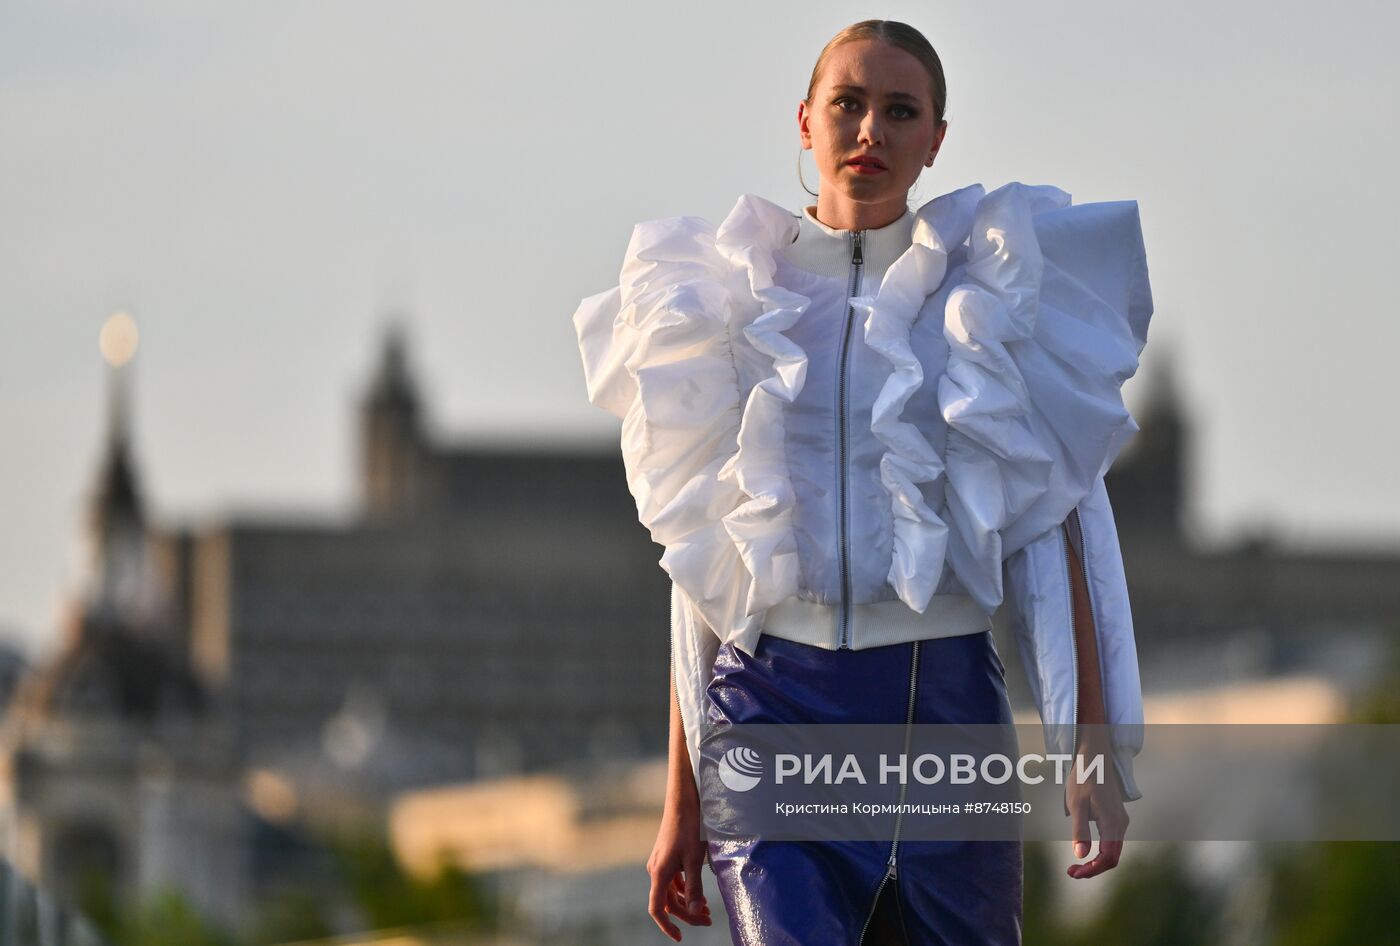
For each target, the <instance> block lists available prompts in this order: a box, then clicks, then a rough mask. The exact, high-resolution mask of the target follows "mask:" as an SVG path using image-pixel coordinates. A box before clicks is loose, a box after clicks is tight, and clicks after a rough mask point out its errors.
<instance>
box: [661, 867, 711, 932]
mask: <svg viewBox="0 0 1400 946" xmlns="http://www.w3.org/2000/svg"><path fill="white" fill-rule="evenodd" d="M666 909H667V911H669V912H670V913H671V914H672V915H674V916H676V917H677V918H679V919H682V920H685V921H686V922H687V923H689V924H690V925H691V926H709V925H710V922H711V920H710V908H709V906H708V905H707V904H706V903H705V902H704V899H703V897H702V899H701V902H700V907H699V908H698V909H696V908H693V907H691V905H690V898H689V895H688V894H687V893H686V882H685V880H684V879H683V878H682V877H681V875H680V874H679V873H677V874H676V875H675V876H674V877H672V878H671V885H670V886H669V887H668V888H667V891H666Z"/></svg>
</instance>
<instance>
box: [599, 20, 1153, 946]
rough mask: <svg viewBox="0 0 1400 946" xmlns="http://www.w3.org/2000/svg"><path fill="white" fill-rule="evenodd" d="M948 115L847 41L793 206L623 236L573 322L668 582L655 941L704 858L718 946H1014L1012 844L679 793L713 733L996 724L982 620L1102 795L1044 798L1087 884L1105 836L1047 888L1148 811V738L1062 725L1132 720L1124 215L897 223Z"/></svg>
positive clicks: (917, 59)
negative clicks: (1125, 558) (784, 832)
mask: <svg viewBox="0 0 1400 946" xmlns="http://www.w3.org/2000/svg"><path fill="white" fill-rule="evenodd" d="M946 106H947V89H946V85H945V80H944V75H943V68H942V65H941V63H940V61H939V58H938V56H937V54H936V53H935V52H934V50H933V48H932V47H931V46H930V45H929V43H928V41H927V40H926V39H925V38H924V36H923V35H922V34H921V33H919V32H918V31H917V30H915V29H913V28H912V27H910V26H907V25H905V24H902V23H896V22H892V21H886V20H868V21H865V22H861V23H857V24H854V25H852V26H850V27H848V28H847V29H845V30H843V31H842V32H841V33H839V34H838V35H837V36H835V37H834V38H833V39H832V40H831V41H830V42H829V43H828V44H827V45H826V47H825V48H824V49H823V50H822V51H821V54H820V56H819V57H818V58H817V62H816V65H815V68H814V69H813V72H812V77H811V81H810V84H809V87H808V94H807V97H806V98H805V99H804V100H802V101H801V102H800V103H799V105H798V113H797V119H798V134H799V138H800V141H801V146H802V148H803V149H804V150H810V151H811V152H812V153H813V158H814V159H815V160H814V163H815V166H816V172H817V175H818V177H819V180H820V184H819V187H818V189H817V191H816V194H815V197H816V201H815V203H814V204H811V205H808V206H806V207H804V208H803V209H802V211H801V212H800V213H796V214H794V213H792V212H790V211H788V210H786V209H784V208H783V207H780V206H778V205H777V204H774V203H771V202H769V201H767V200H764V199H763V198H760V197H757V196H755V195H752V194H746V195H744V196H743V197H741V198H740V200H739V202H738V204H737V205H736V206H735V208H734V210H733V211H732V212H731V213H730V214H729V216H728V217H726V218H725V219H724V221H723V222H722V223H721V224H720V225H719V226H718V227H715V226H714V225H712V224H710V223H708V222H707V221H705V220H703V219H701V218H698V217H676V218H669V219H663V220H652V221H647V222H645V223H642V224H639V225H638V226H637V227H636V228H635V230H634V231H633V234H632V239H631V241H630V243H629V245H628V248H627V253H626V257H625V260H624V264H623V267H622V271H621V274H620V279H619V284H618V285H617V286H616V287H614V288H612V289H610V290H608V291H607V292H603V293H599V294H597V295H594V296H590V297H588V298H587V299H585V300H583V302H582V303H581V304H580V306H579V307H578V310H577V311H576V313H575V315H574V325H575V327H576V329H577V333H578V339H579V345H580V350H581V353H582V357H583V363H584V369H585V375H586V380H587V385H588V394H589V398H590V400H591V401H592V402H593V403H594V404H596V405H598V406H599V407H602V408H604V409H606V410H608V411H610V412H612V413H613V414H615V415H616V416H618V417H619V418H621V419H622V421H623V426H622V448H623V455H624V458H625V460H626V470H627V478H628V484H629V487H630V489H631V490H632V493H633V495H634V496H635V498H636V500H637V509H638V514H639V517H640V519H641V521H642V523H643V524H644V525H646V526H647V528H648V529H649V530H650V532H651V535H652V537H653V538H654V539H655V541H656V542H658V543H659V544H661V545H662V546H663V547H664V548H665V552H664V554H663V555H662V558H661V566H662V567H663V568H664V569H665V570H666V572H667V573H668V574H669V576H670V578H671V580H672V658H673V660H672V674H671V677H672V679H671V687H672V706H671V740H670V779H669V784H668V788H667V792H666V800H665V813H664V816H663V819H662V824H661V828H660V831H659V833H658V836H657V839H656V845H655V848H654V850H653V852H652V856H651V859H650V862H649V864H648V870H649V873H650V877H651V892H650V903H649V909H650V913H651V916H652V917H653V918H654V920H655V921H656V923H657V925H658V926H659V927H660V929H661V930H662V931H663V932H664V933H665V934H666V935H667V936H669V937H671V938H672V939H674V940H680V939H681V932H680V928H679V927H678V926H677V925H676V923H675V922H674V920H681V921H684V922H686V923H688V924H691V925H708V924H709V923H710V915H709V908H708V905H707V901H706V897H705V893H704V885H703V882H702V880H701V865H702V864H703V863H706V862H708V863H709V864H710V866H711V868H712V870H713V871H714V874H715V878H716V880H717V884H718V888H719V891H720V894H721V896H722V897H723V899H724V903H725V906H726V909H727V912H728V915H729V917H730V922H731V929H730V932H731V935H732V937H733V940H734V942H735V943H740V944H760V943H761V944H763V946H777V944H804V946H811V944H818V943H821V944H825V943H850V944H872V943H896V942H903V943H917V944H925V943H927V944H933V943H945V944H946V943H956V944H976V943H989V944H990V943H997V944H1005V943H1018V942H1019V941H1020V929H1021V885H1022V859H1021V847H1020V842H1019V841H935V840H916V839H912V838H904V839H901V838H900V837H899V836H898V828H896V833H895V837H892V838H891V839H890V840H889V841H888V842H883V841H882V842H879V843H874V842H835V841H832V842H819V841H810V842H805V841H779V840H772V839H766V838H764V837H761V836H753V837H743V838H737V839H736V838H730V837H707V832H706V828H705V822H704V820H703V818H702V816H701V808H702V800H703V799H702V795H701V788H700V786H705V785H710V784H713V779H709V780H707V779H703V778H700V777H699V776H700V774H701V772H702V766H704V765H709V764H712V762H713V760H711V759H708V758H707V757H705V756H704V755H703V754H702V752H701V744H702V742H703V741H704V739H705V736H706V734H707V733H713V732H714V731H715V730H716V729H717V728H723V727H728V726H734V725H739V724H747V723H817V724H820V723H898V724H901V725H912V724H916V723H917V724H925V723H1009V722H1010V721H1011V711H1010V707H1009V704H1008V702H1007V695H1006V688H1005V679H1004V673H1005V671H1004V667H1003V666H1002V663H1001V660H1000V658H999V657H998V655H997V653H996V650H995V647H994V645H993V641H992V635H991V631H990V627H991V615H992V614H993V612H994V611H995V610H996V609H997V608H998V607H999V606H1000V605H1002V604H1003V603H1005V604H1006V605H1007V606H1008V609H1009V613H1010V615H1011V618H1012V622H1013V626H1014V627H1015V631H1016V635H1017V639H1018V642H1019V650H1020V652H1021V654H1022V658H1023V661H1024V663H1025V666H1026V669H1027V671H1028V676H1029V679H1030V680H1031V682H1032V687H1031V688H1032V691H1033V693H1034V696H1035V699H1036V701H1037V704H1038V708H1039V710H1040V713H1041V718H1042V720H1043V721H1044V722H1045V724H1046V726H1047V733H1051V735H1050V738H1051V739H1052V740H1063V739H1064V738H1065V737H1064V736H1062V735H1058V734H1059V733H1062V732H1064V731H1065V730H1064V729H1062V728H1061V727H1060V725H1059V724H1068V727H1069V728H1068V732H1069V733H1071V734H1072V736H1071V739H1072V741H1073V742H1074V743H1075V745H1074V748H1075V750H1077V751H1079V752H1081V753H1090V752H1095V753H1103V754H1105V756H1106V757H1107V758H1109V759H1111V766H1110V769H1111V771H1113V772H1114V773H1115V777H1113V778H1109V779H1108V780H1107V781H1106V782H1105V783H1104V784H1095V783H1093V782H1089V783H1087V784H1083V785H1081V784H1078V783H1076V782H1073V781H1071V782H1070V783H1069V786H1068V787H1067V789H1066V791H1065V813H1066V815H1067V816H1068V817H1069V818H1070V822H1071V826H1072V830H1073V835H1072V837H1073V849H1074V854H1075V856H1076V857H1077V858H1083V857H1087V856H1088V854H1089V848H1090V841H1091V839H1092V834H1091V832H1090V828H1089V822H1090V821H1094V822H1097V824H1098V827H1099V831H1100V844H1099V850H1098V852H1097V854H1096V855H1095V856H1094V857H1093V859H1092V860H1090V861H1088V862H1087V863H1082V864H1074V865H1071V866H1070V867H1069V868H1068V873H1069V874H1070V876H1073V877H1080V878H1083V877H1091V876H1094V875H1095V874H1098V873H1100V872H1102V871H1104V870H1107V869H1109V868H1111V867H1113V866H1114V865H1115V864H1116V863H1117V861H1118V858H1119V856H1120V852H1121V845H1122V841H1121V839H1122V837H1123V832H1124V830H1125V829H1126V826H1127V821H1128V816H1127V814H1126V811H1125V809H1124V804H1123V803H1124V801H1125V800H1132V799H1135V798H1138V797H1140V793H1139V792H1138V790H1137V787H1136V785H1135V783H1134V781H1133V775H1132V760H1133V757H1134V756H1135V755H1136V753H1137V751H1138V749H1139V748H1140V739H1141V736H1140V733H1141V730H1140V727H1136V726H1131V725H1130V726H1128V727H1126V728H1124V729H1123V730H1122V732H1123V735H1122V736H1121V737H1120V736H1118V735H1116V733H1117V730H1111V729H1105V728H1102V727H1095V726H1087V725H1084V724H1093V723H1120V724H1140V723H1141V721H1142V704H1141V691H1140V686H1139V683H1138V676H1137V658H1136V651H1135V648H1134V643H1133V631H1132V618H1131V614H1130V611H1129V607H1128V598H1127V592H1126V585H1125V583H1124V579H1123V568H1122V561H1121V554H1120V551H1119V546H1118V538H1117V533H1116V530H1115V527H1114V523H1113V516H1112V511H1111V508H1110V506H1109V502H1108V496H1107V493H1106V492H1105V490H1104V484H1103V474H1104V473H1105V472H1106V471H1107V470H1108V468H1109V465H1110V464H1111V463H1112V461H1113V459H1114V457H1115V456H1116V455H1117V454H1118V452H1119V451H1120V450H1121V449H1122V447H1123V445H1124V444H1125V443H1126V442H1127V440H1128V439H1129V438H1130V437H1131V436H1132V434H1133V433H1134V432H1135V431H1136V430H1137V427H1136V425H1135V424H1134V422H1133V420H1132V418H1131V416H1130V415H1129V413H1128V412H1127V410H1126V409H1125V408H1124V405H1123V400H1122V395H1121V386H1122V384H1123V382H1124V381H1125V380H1126V379H1127V378H1128V377H1130V376H1131V375H1132V374H1133V373H1134V372H1135V371H1136V369H1137V365H1138V356H1139V355H1140V353H1141V351H1142V348H1143V345H1144V344H1145V341H1146V335H1147V324H1148V320H1149V318H1150V316H1151V312H1152V300H1151V294H1150V288H1149V284H1148V280H1147V265H1146V258H1145V253H1144V250H1143V245H1142V235H1141V228H1140V225H1139V222H1138V217H1137V205H1136V204H1135V203H1134V202H1131V201H1121V202H1112V203H1102V204H1087V205H1072V204H1071V201H1070V197H1069V195H1068V194H1066V193H1064V192H1063V191H1061V190H1059V189H1057V188H1054V187H1050V186H1045V185H1039V186H1028V185H1024V184H1020V183H1012V184H1007V185H1005V186H1003V187H999V188H997V189H995V190H993V191H991V192H988V191H986V190H985V189H984V188H983V187H982V186H981V185H971V186H969V187H964V188H960V189H957V190H953V191H950V192H948V193H945V194H943V195H941V196H939V197H936V198H934V199H933V200H930V201H927V202H925V203H924V204H922V205H921V206H920V207H918V209H917V210H913V209H910V207H909V205H908V197H909V191H910V188H911V187H912V186H913V185H914V183H915V182H916V181H917V180H918V179H919V176H920V174H921V173H922V172H923V171H924V170H925V169H926V168H930V167H932V166H933V164H934V161H935V159H936V157H937V155H938V151H939V149H940V147H941V146H942V144H943V141H944V138H945V135H946V133H947V129H948V123H947V121H946V119H945V118H944V112H945V109H946ZM799 157H800V154H799ZM1052 726H1054V727H1055V728H1054V730H1053V733H1052V731H1051V730H1050V728H1049V727H1052ZM1107 731H1113V732H1114V733H1115V735H1114V736H1113V737H1111V738H1110V737H1107V736H1103V735H1100V734H1101V733H1103V732H1107ZM707 790H708V789H707ZM673 918H674V919H673Z"/></svg>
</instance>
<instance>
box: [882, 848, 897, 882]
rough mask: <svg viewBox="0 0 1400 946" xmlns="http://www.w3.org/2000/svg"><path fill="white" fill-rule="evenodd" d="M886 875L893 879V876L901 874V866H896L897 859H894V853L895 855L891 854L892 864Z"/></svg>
mask: <svg viewBox="0 0 1400 946" xmlns="http://www.w3.org/2000/svg"><path fill="white" fill-rule="evenodd" d="M885 876H886V877H889V878H891V879H893V878H895V877H897V876H899V868H898V867H896V866H895V861H894V855H893V854H891V855H890V866H889V869H888V870H887V871H885Z"/></svg>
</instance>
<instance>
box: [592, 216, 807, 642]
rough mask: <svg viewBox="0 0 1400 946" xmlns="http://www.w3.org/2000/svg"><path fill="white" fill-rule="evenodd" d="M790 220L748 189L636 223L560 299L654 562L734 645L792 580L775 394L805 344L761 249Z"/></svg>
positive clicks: (778, 242)
mask: <svg viewBox="0 0 1400 946" xmlns="http://www.w3.org/2000/svg"><path fill="white" fill-rule="evenodd" d="M796 228H797V220H796V219H795V218H794V217H793V216H792V215H791V214H789V213H788V212H787V211H786V210H784V209H783V208H781V207H779V206H777V205H776V204H773V203H771V202H769V201H765V200H763V199H762V198H759V197H756V196H754V195H751V194H746V195H744V196H743V197H741V198H740V200H739V202H738V203H737V204H736V205H735V207H734V209H733V211H731V212H730V214H729V216H728V217H726V218H725V220H724V221H723V223H721V224H720V226H719V228H718V229H717V230H716V229H715V228H714V227H713V226H712V225H711V224H709V223H708V222H707V221H705V220H703V219H702V218H699V217H675V218H668V219H664V220H654V221H648V222H646V223H642V224H639V225H638V226H637V227H636V228H634V230H633V233H632V239H631V241H630V242H629V244H628V247H627V254H626V260H625V262H624V264H623V268H622V274H621V279H620V283H619V286H618V287H616V288H615V289H612V290H609V291H608V292H604V293H599V294H597V295H595V296H590V297H589V298H587V299H585V300H583V302H582V303H581V304H580V306H579V307H578V310H577V311H576V312H575V314H574V324H575V327H576V329H577V331H578V335H579V343H580V348H581V351H582V353H583V359H584V373H585V377H586V380H587V383H588V389H589V398H590V400H591V401H592V402H593V403H595V404H597V405H598V406H600V407H603V408H605V409H607V410H609V411H611V412H612V413H613V414H616V415H617V416H618V417H620V418H622V421H623V425H622V448H623V449H622V452H623V457H624V462H625V466H626V471H627V479H628V485H629V487H630V488H631V491H632V495H633V497H634V498H635V499H636V501H637V513H638V518H639V519H640V521H641V522H642V524H643V525H645V526H646V527H647V528H648V529H649V530H650V532H651V536H652V539H653V540H654V541H655V542H657V543H659V544H660V545H662V546H664V548H665V551H664V553H663V554H662V557H661V566H662V568H663V569H665V570H666V572H667V573H668V574H669V575H670V576H671V579H672V581H674V582H675V583H676V585H678V586H679V587H680V588H681V589H682V590H683V591H684V592H685V593H686V594H687V596H688V597H689V598H690V600H691V601H692V602H694V604H695V606H696V607H697V609H698V610H699V611H700V613H701V614H702V615H703V617H704V618H705V620H706V621H707V622H708V623H709V624H710V626H711V627H712V628H713V629H714V630H715V633H716V634H718V635H719V637H720V638H721V639H723V640H734V641H736V642H737V643H738V645H739V646H740V647H741V648H743V649H744V650H745V651H747V652H749V653H752V652H753V649H754V647H755V646H756V645H757V642H758V637H759V634H760V633H761V625H762V620H763V615H764V612H765V611H766V610H767V609H768V608H769V607H772V606H773V605H775V604H777V603H778V602H779V601H782V600H783V599H785V598H788V597H791V596H792V595H795V594H796V593H797V592H798V580H799V569H798V557H797V542H796V538H795V535H794V532H793V527H792V510H793V505H794V502H795V498H794V494H793V487H792V477H791V476H790V474H789V471H788V466H787V459H786V444H785V429H784V424H783V405H784V404H785V403H789V402H791V401H792V400H793V399H794V398H796V397H797V394H798V392H800V391H801V389H802V384H803V381H804V380H805V378H806V371H807V356H806V354H805V353H804V352H803V351H802V349H801V347H800V346H798V345H796V344H794V343H793V342H792V341H791V340H789V339H788V338H787V337H786V336H785V335H783V332H784V331H786V330H787V329H788V328H790V327H791V326H792V325H793V324H795V323H796V321H797V320H798V319H799V318H801V316H802V313H803V311H804V310H805V309H806V308H807V306H808V305H809V303H810V300H809V299H808V297H806V296H804V295H801V294H799V293H796V292H792V291H790V290H788V289H785V288H783V287H781V286H778V285H775V284H774V283H773V273H774V269H775V266H776V262H775V259H774V249H775V248H776V247H778V246H783V245H786V244H787V243H789V242H791V240H792V238H793V236H794V235H795V233H796ZM741 372H742V373H743V375H744V376H745V377H749V378H755V377H756V380H755V381H754V383H753V384H752V386H751V387H750V386H748V385H746V384H745V383H744V382H743V381H742V380H741ZM746 390H747V393H745V391H746Z"/></svg>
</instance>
